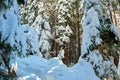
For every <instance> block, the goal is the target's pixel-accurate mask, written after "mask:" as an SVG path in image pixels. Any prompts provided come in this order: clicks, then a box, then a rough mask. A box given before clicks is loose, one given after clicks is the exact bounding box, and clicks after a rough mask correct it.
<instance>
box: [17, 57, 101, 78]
mask: <svg viewBox="0 0 120 80" xmlns="http://www.w3.org/2000/svg"><path fill="white" fill-rule="evenodd" d="M17 75H18V80H100V79H99V78H98V77H97V76H96V75H95V73H94V71H93V68H92V66H91V64H89V63H87V62H86V61H84V60H82V59H80V60H79V63H77V64H76V65H74V66H73V67H71V68H68V67H67V66H66V65H64V64H63V63H62V61H60V60H59V59H58V58H52V59H50V60H46V59H43V58H41V57H39V56H30V57H28V58H23V59H20V58H18V71H17Z"/></svg>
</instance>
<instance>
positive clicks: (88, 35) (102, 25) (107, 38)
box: [81, 0, 120, 80]
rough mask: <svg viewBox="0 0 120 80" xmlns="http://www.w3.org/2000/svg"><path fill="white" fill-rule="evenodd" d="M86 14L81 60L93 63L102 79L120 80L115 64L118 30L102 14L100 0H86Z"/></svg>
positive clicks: (119, 36) (119, 37) (118, 37)
mask: <svg viewBox="0 0 120 80" xmlns="http://www.w3.org/2000/svg"><path fill="white" fill-rule="evenodd" d="M84 12H85V13H84V17H83V38H82V46H81V48H82V49H81V58H83V59H85V60H86V61H87V62H90V63H91V65H92V66H93V68H94V70H95V72H96V75H97V76H99V77H100V78H101V79H113V80H120V78H119V76H118V74H117V67H116V66H117V64H116V65H115V62H114V61H115V56H116V55H118V53H117V52H118V51H117V46H118V45H119V44H118V42H119V39H120V35H119V32H118V29H117V28H116V26H114V24H112V22H111V19H110V18H109V17H107V16H105V15H104V14H103V13H102V11H101V7H100V5H99V1H98V0H86V7H85V11H84Z"/></svg>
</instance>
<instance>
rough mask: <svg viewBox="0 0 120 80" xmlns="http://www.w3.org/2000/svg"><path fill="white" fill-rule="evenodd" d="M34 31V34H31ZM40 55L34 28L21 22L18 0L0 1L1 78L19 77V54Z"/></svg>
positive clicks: (1, 79)
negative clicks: (17, 73)
mask: <svg viewBox="0 0 120 80" xmlns="http://www.w3.org/2000/svg"><path fill="white" fill-rule="evenodd" d="M31 33H32V34H31ZM34 54H37V55H40V53H39V49H38V36H37V34H36V33H35V31H34V29H33V28H30V27H27V26H23V25H21V24H20V15H19V10H18V4H17V0H2V1H1V2H0V80H9V79H12V80H13V79H15V78H16V77H17V75H16V71H17V59H16V58H17V56H18V57H26V56H28V55H34Z"/></svg>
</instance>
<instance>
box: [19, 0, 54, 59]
mask: <svg viewBox="0 0 120 80" xmlns="http://www.w3.org/2000/svg"><path fill="white" fill-rule="evenodd" d="M43 3H44V1H38V0H34V1H33V0H28V1H27V2H26V5H21V6H20V11H21V17H22V18H21V22H22V23H23V24H27V25H29V26H32V27H34V29H35V30H36V32H37V34H38V41H39V50H40V52H41V53H42V54H43V57H45V58H49V57H50V54H49V51H50V39H51V38H52V35H51V28H50V25H49V22H48V20H47V19H48V17H47V16H46V14H45V13H44V5H43Z"/></svg>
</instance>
